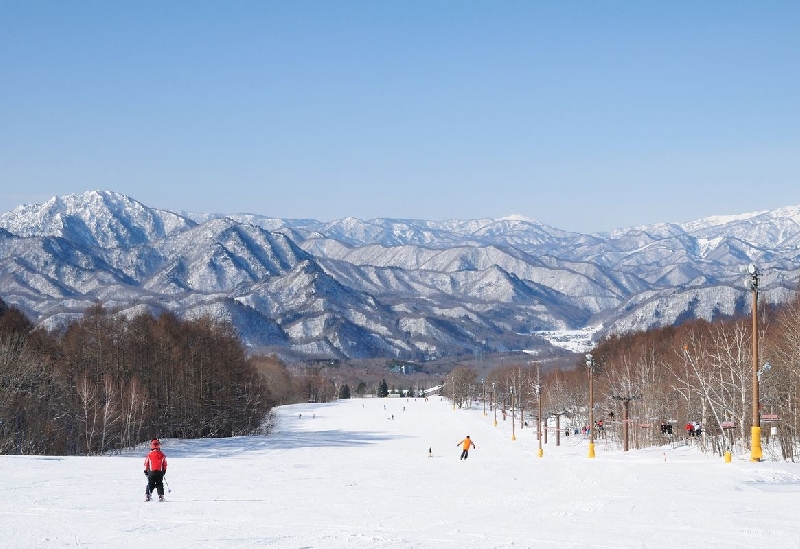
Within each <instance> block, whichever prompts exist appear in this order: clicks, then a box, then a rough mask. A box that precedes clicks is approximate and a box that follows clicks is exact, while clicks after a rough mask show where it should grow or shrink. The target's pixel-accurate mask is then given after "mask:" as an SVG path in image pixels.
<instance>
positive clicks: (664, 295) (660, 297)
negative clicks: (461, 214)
mask: <svg viewBox="0 0 800 549" xmlns="http://www.w3.org/2000/svg"><path fill="white" fill-rule="evenodd" d="M751 262H752V263H755V264H757V265H758V267H759V269H760V270H761V272H762V273H763V275H762V280H761V286H762V289H763V290H764V295H765V296H766V298H767V299H768V300H770V301H782V300H784V299H786V298H787V297H788V295H789V294H790V293H791V291H793V290H794V289H795V287H796V285H797V281H798V278H799V277H800V207H787V208H782V209H778V210H771V211H765V212H756V213H749V214H743V215H738V216H727V217H709V218H705V219H701V220H697V221H693V222H690V223H684V224H658V225H652V226H647V227H631V228H624V229H618V230H615V231H612V232H611V233H596V234H589V235H587V234H580V233H573V232H567V231H563V230H560V229H556V228H553V227H549V226H547V225H543V224H541V223H538V222H536V221H532V220H529V219H525V218H522V217H518V216H512V217H508V218H504V219H499V220H494V219H480V220H465V221H461V220H451V221H443V222H436V221H426V220H397V219H373V220H368V221H362V220H358V219H354V218H345V219H341V220H336V221H331V222H321V221H316V220H292V219H278V218H270V217H266V216H259V215H254V214H232V215H220V214H191V213H187V212H172V211H165V210H159V209H155V208H149V207H147V206H145V205H143V204H141V203H139V202H137V201H136V200H134V199H132V198H130V197H127V196H124V195H120V194H117V193H113V192H109V191H91V192H86V193H83V194H76V195H68V196H63V197H55V198H53V199H51V200H50V201H48V202H46V203H45V204H41V205H28V206H20V207H18V208H16V209H14V210H12V211H10V212H6V213H4V214H1V215H0V296H2V298H3V299H5V300H6V301H7V302H8V303H10V304H14V305H15V306H17V307H19V308H20V309H21V310H23V311H25V312H26V314H28V315H29V316H30V317H31V319H32V320H34V321H35V322H37V323H43V324H45V325H47V326H55V325H58V324H59V323H62V322H64V321H67V320H71V319H73V318H74V317H75V316H77V315H79V314H80V313H81V312H82V311H83V310H84V309H85V308H86V307H88V306H89V305H91V304H93V303H95V302H97V301H100V302H101V303H103V304H104V305H105V306H107V307H115V308H119V309H121V310H123V311H127V312H130V313H135V312H137V311H150V312H154V313H158V312H159V311H162V310H169V311H173V312H175V313H176V314H178V315H180V316H182V317H185V318H198V317H200V316H203V315H209V316H212V317H214V318H218V319H225V320H230V321H231V322H232V323H233V324H234V326H235V327H236V328H237V330H238V332H239V334H240V335H241V336H242V338H243V340H244V341H245V342H246V343H247V344H248V345H249V346H250V348H251V349H253V350H260V351H272V352H277V353H278V354H280V355H282V356H286V357H289V356H292V355H295V356H297V355H299V356H314V357H329V358H342V357H377V356H386V357H401V358H408V359H426V358H433V357H437V356H445V355H449V356H452V355H458V354H462V353H467V354H473V353H476V352H484V351H504V350H509V349H522V348H527V349H531V348H536V347H537V346H538V347H540V348H546V347H547V344H546V342H545V341H544V340H543V339H541V338H539V337H537V336H536V335H535V332H537V331H543V330H565V329H579V328H586V327H598V326H603V330H608V331H615V332H623V331H629V330H635V329H646V328H649V327H653V326H663V325H669V324H672V323H675V322H677V321H679V320H682V319H686V318H706V319H711V318H713V317H715V316H718V315H732V314H734V313H737V312H746V311H748V310H749V303H750V300H749V295H748V292H747V288H746V285H745V277H744V276H743V275H742V274H741V272H740V270H739V269H740V266H741V265H744V264H748V263H751Z"/></svg>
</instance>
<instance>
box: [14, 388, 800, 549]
mask: <svg viewBox="0 0 800 549" xmlns="http://www.w3.org/2000/svg"><path fill="white" fill-rule="evenodd" d="M493 419H494V418H493V415H492V414H488V415H486V416H484V415H483V408H482V405H477V404H476V405H475V406H474V407H473V408H472V409H471V410H453V409H452V407H451V406H450V403H449V402H448V401H446V400H440V398H439V397H433V398H430V399H429V400H428V401H425V400H424V399H416V400H415V399H410V400H406V399H397V398H394V399H375V398H373V399H356V400H351V401H340V402H338V403H333V404H302V405H294V406H286V407H281V408H280V409H279V410H278V422H277V429H276V430H275V432H274V433H273V434H272V435H270V436H267V437H241V438H232V439H205V440H194V441H184V440H164V441H163V450H164V452H165V453H166V455H167V457H168V460H169V468H168V472H167V476H166V481H167V488H168V491H167V493H166V501H165V502H163V503H160V502H155V501H154V502H144V497H143V496H144V488H145V478H144V476H143V475H142V462H143V458H144V455H145V453H146V451H145V450H144V448H139V449H137V450H131V451H126V452H124V453H122V454H120V455H110V456H101V457H35V456H4V458H3V459H2V460H0V490H1V491H2V493H4V494H5V496H6V497H4V498H2V501H0V515H1V516H2V519H0V532H2V536H3V545H4V546H5V547H37V548H38V547H41V548H48V547H78V548H82V547H115V548H123V549H124V548H141V547H166V548H169V549H190V548H191V549H193V548H196V547H219V548H223V547H224V548H226V549H228V548H230V549H233V548H245V547H248V548H250V547H274V548H277V549H282V548H286V549H289V548H292V549H296V548H298V547H309V548H320V549H321V548H325V549H339V548H341V549H344V548H348V549H349V548H353V547H356V548H365V549H366V548H370V549H372V548H386V549H390V548H391V549H394V548H397V549H400V548H402V549H406V548H420V549H423V548H425V549H428V548H437V549H438V548H452V547H476V548H477V547H480V548H484V549H492V548H496V549H500V548H502V549H511V548H532V549H533V548H535V549H551V548H552V549H561V548H579V547H581V548H582V547H590V548H600V547H603V548H608V547H613V548H618V549H625V548H642V547H646V548H649V549H660V548H664V549H674V548H675V547H681V548H686V549H693V548H695V549H706V548H708V547H725V548H730V549H737V548H739V549H745V548H746V549H751V548H753V547H771V548H781V549H783V548H786V549H788V548H793V547H798V546H800V524H798V521H797V516H796V515H797V499H798V496H800V466H798V465H797V464H793V463H780V462H762V463H751V462H749V461H748V457H749V454H742V455H739V454H737V455H734V458H733V461H732V463H728V464H726V463H724V461H723V459H722V458H720V457H714V456H710V455H705V454H701V453H700V452H699V451H698V450H696V449H695V448H693V447H692V446H690V445H683V444H682V442H681V443H678V441H675V442H673V443H671V444H670V443H666V444H665V445H664V446H663V447H660V448H653V449H648V450H641V451H639V450H632V451H630V452H622V451H621V450H619V449H618V448H615V447H612V446H611V445H609V444H607V443H604V442H603V441H602V440H599V441H598V442H597V445H596V458H595V459H588V457H587V440H586V438H585V437H583V436H581V435H577V436H576V435H572V436H570V437H565V436H563V435H562V436H561V437H560V441H559V442H560V445H557V444H556V439H555V433H554V432H552V431H551V432H550V433H549V434H548V441H547V443H546V444H544V443H543V457H541V458H539V457H537V449H538V442H537V438H536V436H535V430H534V429H531V428H524V429H519V426H517V428H516V433H515V436H516V440H512V437H511V427H510V423H511V421H510V418H509V420H507V421H505V422H504V421H502V419H500V420H499V421H498V425H497V426H496V427H495V426H494V425H493ZM465 435H470V437H471V438H472V439H473V440H474V442H475V444H476V446H477V448H476V449H474V450H471V451H470V453H469V457H468V459H467V460H466V461H460V460H459V454H460V448H458V447H457V443H458V442H459V441H460V440H461V439H462V438H463V437H464V436H465ZM429 449H430V450H431V454H430V456H429V454H428V450H429ZM765 451H766V452H767V455H769V451H770V448H769V447H767V448H765Z"/></svg>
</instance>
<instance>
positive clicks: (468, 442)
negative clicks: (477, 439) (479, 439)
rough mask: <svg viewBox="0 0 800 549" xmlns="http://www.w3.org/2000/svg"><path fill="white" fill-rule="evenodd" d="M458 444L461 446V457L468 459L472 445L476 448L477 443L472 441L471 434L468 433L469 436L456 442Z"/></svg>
mask: <svg viewBox="0 0 800 549" xmlns="http://www.w3.org/2000/svg"><path fill="white" fill-rule="evenodd" d="M456 446H461V457H460V458H459V459H467V458H468V457H469V447H470V446H472V447H473V448H476V446H475V443H474V442H472V439H470V438H469V435H467V438H465V439H464V440H462V441H461V442H459V443H458V444H456ZM476 449H477V448H476Z"/></svg>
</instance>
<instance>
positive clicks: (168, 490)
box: [162, 479, 172, 494]
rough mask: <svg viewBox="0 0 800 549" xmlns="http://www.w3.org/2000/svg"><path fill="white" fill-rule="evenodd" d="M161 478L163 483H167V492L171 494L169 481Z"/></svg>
mask: <svg viewBox="0 0 800 549" xmlns="http://www.w3.org/2000/svg"><path fill="white" fill-rule="evenodd" d="M162 480H163V481H164V484H166V485H167V492H169V493H170V494H171V493H172V488H170V487H169V482H167V479H162Z"/></svg>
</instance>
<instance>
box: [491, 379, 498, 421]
mask: <svg viewBox="0 0 800 549" xmlns="http://www.w3.org/2000/svg"><path fill="white" fill-rule="evenodd" d="M496 394H497V383H495V382H494V381H493V382H492V403H493V407H494V426H495V427H497V401H496V400H495V399H496V398H497V397H496V396H495V395H496Z"/></svg>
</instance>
